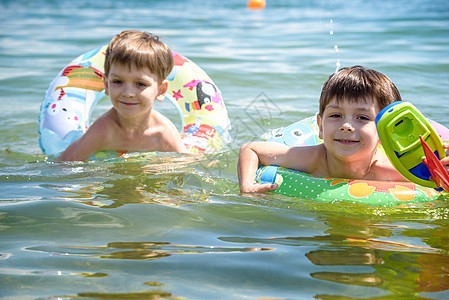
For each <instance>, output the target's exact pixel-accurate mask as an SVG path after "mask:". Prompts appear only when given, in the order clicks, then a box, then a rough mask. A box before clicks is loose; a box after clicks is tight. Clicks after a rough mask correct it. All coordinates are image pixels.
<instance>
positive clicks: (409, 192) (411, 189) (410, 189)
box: [256, 117, 449, 207]
mask: <svg viewBox="0 0 449 300" xmlns="http://www.w3.org/2000/svg"><path fill="white" fill-rule="evenodd" d="M431 124H432V126H433V127H434V128H435V130H436V131H437V132H438V134H439V135H440V137H441V139H442V140H443V141H448V140H449V129H447V128H446V127H444V126H443V125H441V124H438V123H436V122H433V121H431ZM269 141H276V142H279V143H283V144H285V145H288V146H295V147H296V146H308V145H316V144H319V143H322V140H321V139H320V138H319V137H318V125H317V123H316V117H310V118H307V119H304V120H301V121H299V122H296V123H294V124H291V125H289V126H287V127H285V128H283V129H281V130H279V131H278V132H276V133H275V134H274V135H273V136H272V137H271V138H270V139H269ZM379 149H380V150H382V147H381V146H379ZM256 181H257V182H259V183H277V184H278V185H279V187H278V188H277V189H276V190H275V191H273V192H274V193H277V194H281V195H286V196H290V197H297V198H301V199H309V200H316V201H322V202H331V203H333V202H340V201H344V202H350V203H358V204H366V205H373V206H384V207H391V206H397V205H403V204H406V205H409V204H411V203H420V202H430V201H434V200H437V199H445V198H446V197H445V195H444V192H439V191H437V190H435V189H432V188H428V187H423V186H419V185H416V184H414V183H411V182H393V181H373V180H355V179H339V178H316V177H312V176H310V175H308V174H306V173H303V172H299V171H295V170H290V169H285V168H280V167H277V166H262V167H260V168H259V170H258V172H257V175H256ZM446 195H447V194H446Z"/></svg>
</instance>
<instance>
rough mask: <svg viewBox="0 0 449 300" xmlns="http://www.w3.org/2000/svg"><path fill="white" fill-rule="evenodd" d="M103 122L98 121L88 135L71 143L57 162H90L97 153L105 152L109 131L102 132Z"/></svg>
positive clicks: (90, 128) (87, 132)
mask: <svg viewBox="0 0 449 300" xmlns="http://www.w3.org/2000/svg"><path fill="white" fill-rule="evenodd" d="M102 121H103V120H100V119H98V120H97V121H95V122H94V123H93V124H92V125H91V127H89V129H88V130H87V131H86V133H85V134H84V135H83V136H81V137H80V138H79V139H77V140H75V141H74V142H73V143H71V144H70V145H69V146H68V147H67V149H65V151H64V152H62V153H61V155H60V156H59V157H58V158H57V159H56V161H83V160H88V159H89V158H90V157H91V156H92V155H93V154H94V153H95V152H97V151H100V150H104V144H105V142H106V141H107V139H108V137H107V136H108V134H107V131H104V130H101V127H103V124H102V123H103V122H102Z"/></svg>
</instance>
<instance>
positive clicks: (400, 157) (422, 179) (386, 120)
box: [376, 101, 447, 188]
mask: <svg viewBox="0 0 449 300" xmlns="http://www.w3.org/2000/svg"><path fill="white" fill-rule="evenodd" d="M376 126H377V132H378V133H379V138H380V141H381V143H382V146H383V148H384V150H385V153H386V154H387V156H388V158H389V159H390V161H391V163H392V164H393V165H394V166H395V168H396V169H397V170H398V171H399V172H400V173H401V174H402V175H403V176H404V177H405V178H407V179H408V180H410V181H411V182H414V183H416V184H419V185H423V186H427V187H433V188H438V187H440V186H439V185H437V183H435V181H437V180H435V178H434V180H432V179H431V178H432V177H434V172H433V170H429V168H428V165H429V164H428V161H429V159H425V158H426V153H425V152H424V149H423V148H424V144H426V145H428V147H429V148H430V150H431V153H433V154H435V156H436V161H437V163H439V159H441V158H443V157H446V152H445V150H444V148H443V143H442V142H441V139H440V137H439V135H438V133H437V132H436V131H435V130H434V129H433V128H432V126H431V125H430V124H429V122H428V121H427V119H426V118H425V117H424V115H423V114H422V113H421V112H420V111H419V110H418V109H417V108H416V107H415V106H413V104H411V103H409V102H402V101H398V102H394V103H392V104H390V105H388V106H387V107H385V108H384V109H383V110H381V111H380V112H379V114H378V115H377V117H376ZM420 136H421V137H422V142H421V139H420ZM427 157H428V156H427ZM423 159H424V162H423ZM432 161H435V159H434V160H432ZM431 169H432V168H431ZM446 175H447V173H446ZM437 182H438V181H437Z"/></svg>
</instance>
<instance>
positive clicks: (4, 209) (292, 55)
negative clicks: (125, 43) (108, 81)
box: [0, 0, 449, 299]
mask: <svg viewBox="0 0 449 300" xmlns="http://www.w3.org/2000/svg"><path fill="white" fill-rule="evenodd" d="M124 29H139V30H146V31H150V32H153V33H156V34H159V35H161V36H163V37H164V38H165V40H166V41H167V42H168V43H169V45H170V47H172V49H174V50H175V51H177V52H179V53H181V54H183V55H185V56H187V57H189V58H190V59H192V60H193V61H194V62H195V63H197V64H198V65H199V66H201V67H202V68H203V69H204V70H205V71H206V72H207V73H208V74H209V75H210V76H211V77H212V79H213V80H214V81H215V83H216V84H217V85H218V86H219V87H220V89H221V91H222V94H223V98H224V101H225V103H226V106H227V109H228V112H229V116H230V119H231V122H232V125H233V129H232V143H231V144H230V145H229V146H228V147H226V148H225V149H223V151H221V152H217V153H212V154H210V155H200V156H199V157H194V158H193V159H192V158H190V157H184V156H182V155H175V154H156V155H155V154H148V155H147V156H144V157H143V158H140V159H139V160H130V161H112V162H73V163H52V162H50V161H48V160H47V159H46V157H45V156H44V155H43V154H42V152H41V150H40V148H39V145H38V133H37V124H38V121H37V120H38V114H39V110H40V104H41V102H42V99H43V96H44V94H45V91H46V90H47V88H48V85H49V83H50V82H51V80H52V79H53V78H54V77H55V76H56V75H57V73H58V72H59V71H60V70H61V69H62V68H63V67H64V66H65V65H66V64H67V63H68V62H70V61H71V60H72V59H74V58H75V57H77V56H78V55H80V54H82V53H84V52H86V51H88V50H90V49H93V48H97V47H99V46H101V45H104V44H107V43H108V42H109V41H110V39H111V38H112V37H113V36H114V35H115V34H117V33H119V32H120V31H122V30H124ZM448 53H449V2H447V1H446V0H436V1H424V0H422V1H420V0H407V1H405V0H398V1H374V0H364V1H362V0H355V1H343V0H318V1H307V0H304V1H300V0H279V1H270V0H268V1H267V6H266V8H265V9H263V10H258V11H252V10H249V9H247V8H246V1H245V0H231V1H218V0H216V1H199V0H192V1H137V0H133V1H114V0H102V1H84V0H81V1H68V0H61V1H50V0H47V1H44V0H36V1H24V0H23V1H22V0H19V1H8V0H2V1H1V2H0V116H1V118H0V296H1V297H2V298H4V299H67V298H83V299H87V298H116V299H126V298H128V299H130V298H132V299H158V297H160V298H165V299H267V298H269V299H343V298H344V299H346V298H351V299H371V298H376V299H398V298H401V299H418V298H419V299H423V298H427V299H447V298H448V297H449V273H448V270H449V255H448V251H449V224H448V217H449V204H448V202H446V201H440V202H437V203H431V204H428V205H426V206H421V207H408V208H373V207H365V206H359V205H352V204H349V203H339V204H324V203H318V202H314V201H305V200H301V199H292V198H288V197H281V196H279V195H273V194H266V195H253V196H247V195H241V194H240V193H239V189H238V180H237V176H236V162H237V155H238V149H239V147H240V146H241V145H242V144H243V143H245V142H248V141H254V140H263V139H264V138H266V137H267V136H268V135H269V134H270V132H272V131H273V130H275V129H277V128H280V127H283V126H287V125H289V124H291V123H293V122H295V121H297V120H300V119H302V118H305V117H309V116H312V115H314V114H315V113H316V112H317V110H318V99H319V95H320V91H321V87H322V85H323V83H324V81H325V80H326V79H327V78H328V76H329V75H330V74H332V73H333V72H335V70H336V69H338V68H339V67H347V66H352V65H363V66H366V67H369V68H373V69H376V70H378V71H380V72H382V73H384V74H386V75H387V76H389V77H390V78H391V79H392V80H393V82H394V83H395V84H396V85H397V87H398V89H399V90H400V92H401V94H402V97H403V99H404V100H407V101H410V102H412V103H413V104H415V106H417V107H418V109H420V110H421V111H422V112H423V113H424V114H425V115H426V116H427V117H428V118H431V119H433V120H435V121H437V122H440V123H441V124H443V125H445V126H448V127H449V121H448V116H449V106H448V104H449V96H448V95H449V56H448ZM109 106H110V104H109V102H108V99H104V100H103V101H101V102H100V103H99V104H98V105H97V107H96V110H95V111H94V113H93V118H95V117H97V116H98V115H100V114H101V113H102V112H104V111H105V110H106V109H108V107H109ZM158 108H159V109H160V110H161V111H162V112H163V113H164V114H166V115H167V116H169V117H170V118H171V119H173V120H174V121H175V123H176V122H177V121H176V118H177V116H176V113H174V112H173V110H172V109H170V107H166V106H164V104H163V103H162V104H161V105H160V106H159V107H158ZM178 121H179V120H178Z"/></svg>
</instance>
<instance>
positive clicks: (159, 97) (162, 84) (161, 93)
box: [156, 80, 168, 101]
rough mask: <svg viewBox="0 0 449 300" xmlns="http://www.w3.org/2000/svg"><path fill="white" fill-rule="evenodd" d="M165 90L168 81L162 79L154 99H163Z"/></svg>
mask: <svg viewBox="0 0 449 300" xmlns="http://www.w3.org/2000/svg"><path fill="white" fill-rule="evenodd" d="M167 90H168V81H167V80H164V81H162V83H161V86H160V87H159V94H158V95H157V96H156V100H157V101H162V100H164V98H165V94H166V93H167Z"/></svg>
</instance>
